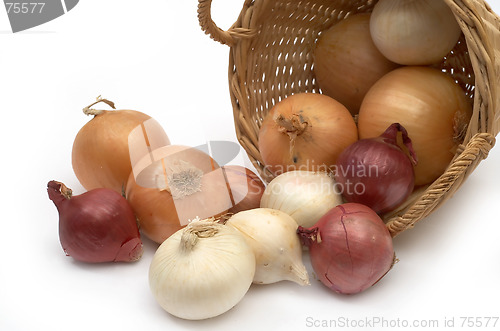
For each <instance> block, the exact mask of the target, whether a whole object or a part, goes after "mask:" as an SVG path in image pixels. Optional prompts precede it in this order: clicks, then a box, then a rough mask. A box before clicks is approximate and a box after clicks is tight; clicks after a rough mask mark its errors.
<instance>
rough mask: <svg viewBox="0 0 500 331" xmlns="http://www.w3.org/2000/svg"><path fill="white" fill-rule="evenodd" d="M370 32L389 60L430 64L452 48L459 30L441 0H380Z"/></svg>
mask: <svg viewBox="0 0 500 331" xmlns="http://www.w3.org/2000/svg"><path fill="white" fill-rule="evenodd" d="M370 33H371V36H372V39H373V42H374V43H375V46H377V48H378V49H379V51H380V52H381V53H382V54H383V55H384V56H385V57H387V58H388V59H389V60H391V61H393V62H396V63H399V64H404V65H429V64H435V63H439V62H440V61H441V60H442V59H443V57H444V56H446V54H448V53H449V52H450V51H451V50H452V48H453V47H454V46H455V44H456V43H457V41H458V39H459V37H460V34H461V30H460V27H459V25H458V23H457V20H456V19H455V16H454V15H453V12H452V11H451V9H450V7H448V5H447V4H446V3H445V2H444V1H443V0H418V1H416V0H380V1H379V2H378V3H377V4H376V5H375V7H374V8H373V12H372V16H371V19H370Z"/></svg>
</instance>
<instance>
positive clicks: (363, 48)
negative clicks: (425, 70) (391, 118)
mask: <svg viewBox="0 0 500 331" xmlns="http://www.w3.org/2000/svg"><path fill="white" fill-rule="evenodd" d="M313 56H314V74H315V76H316V79H317V81H318V85H319V87H320V88H321V90H322V92H323V93H324V94H326V95H328V96H331V97H332V98H334V99H335V100H337V101H339V102H340V103H342V104H343V105H344V106H346V107H347V109H349V111H350V112H351V113H352V114H353V115H355V114H357V113H358V111H359V106H360V105H361V101H363V97H364V96H365V94H366V92H367V91H368V89H369V88H370V87H371V86H372V85H373V84H374V83H375V82H376V81H377V80H378V79H379V78H381V77H382V76H383V75H385V74H386V73H388V72H389V71H391V70H393V69H395V68H396V67H397V66H398V65H397V64H395V63H393V62H391V61H389V60H388V59H387V58H386V57H385V56H383V55H382V54H381V53H380V51H379V50H378V49H377V47H375V44H374V43H373V41H372V38H371V35H370V14H369V13H363V14H356V15H353V16H350V17H348V18H346V19H344V20H342V21H340V22H339V23H337V24H335V25H334V26H333V27H331V28H330V29H328V30H326V31H323V32H322V34H321V36H320V38H319V39H318V42H317V43H316V47H315V49H314V54H313Z"/></svg>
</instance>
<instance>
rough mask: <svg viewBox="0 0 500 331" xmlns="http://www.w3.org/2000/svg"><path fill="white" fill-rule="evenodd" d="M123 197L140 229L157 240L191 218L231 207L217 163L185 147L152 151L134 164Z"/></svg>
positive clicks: (180, 226) (211, 214)
mask: <svg viewBox="0 0 500 331" xmlns="http://www.w3.org/2000/svg"><path fill="white" fill-rule="evenodd" d="M125 193H126V197H127V200H128V201H129V202H130V205H131V206H132V208H133V210H134V212H135V214H136V216H137V218H138V220H139V226H140V229H141V231H142V232H143V233H144V234H145V235H146V237H148V238H149V239H151V240H153V241H155V242H157V243H162V242H163V241H164V240H165V239H167V238H168V237H170V236H171V235H172V234H173V233H175V232H176V231H178V230H180V229H181V228H183V227H184V226H186V225H187V224H188V223H189V221H190V220H193V219H195V218H197V217H198V218H201V219H203V218H209V217H212V216H219V215H221V214H224V213H226V212H227V211H228V209H229V208H230V207H231V206H232V204H231V198H230V194H229V188H228V186H227V183H226V180H225V178H224V173H223V171H222V169H221V168H220V167H219V165H218V164H217V163H216V162H215V161H214V160H213V159H212V158H211V157H210V156H209V155H208V154H206V153H204V152H202V151H200V150H198V149H196V148H191V147H188V146H180V145H169V146H164V147H162V148H159V149H157V150H154V151H153V152H152V153H151V155H146V156H145V157H144V158H143V160H141V161H140V162H138V163H137V164H135V165H134V169H133V171H132V173H131V174H130V177H129V179H128V183H127V187H126V192H125Z"/></svg>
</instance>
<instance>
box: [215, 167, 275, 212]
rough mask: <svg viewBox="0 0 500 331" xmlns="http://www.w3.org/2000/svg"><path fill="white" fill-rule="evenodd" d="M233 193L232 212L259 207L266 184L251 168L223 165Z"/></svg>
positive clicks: (230, 210)
mask: <svg viewBox="0 0 500 331" xmlns="http://www.w3.org/2000/svg"><path fill="white" fill-rule="evenodd" d="M222 170H223V171H224V176H225V178H226V181H227V184H228V185H229V189H230V194H231V203H232V205H233V207H231V208H230V209H229V212H230V213H234V214H236V213H238V212H240V211H244V210H249V209H254V208H259V207H260V199H261V197H262V194H264V190H265V189H266V186H265V185H264V183H263V182H262V180H261V179H260V178H259V177H258V176H257V175H256V174H255V173H254V172H253V171H251V170H250V169H248V168H245V167H242V166H238V165H225V166H223V167H222Z"/></svg>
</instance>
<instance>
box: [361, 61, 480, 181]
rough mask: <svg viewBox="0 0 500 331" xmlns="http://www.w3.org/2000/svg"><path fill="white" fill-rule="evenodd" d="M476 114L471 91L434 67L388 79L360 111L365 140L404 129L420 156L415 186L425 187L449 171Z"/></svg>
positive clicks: (400, 71) (371, 92)
mask: <svg viewBox="0 0 500 331" xmlns="http://www.w3.org/2000/svg"><path fill="white" fill-rule="evenodd" d="M471 114H472V106H471V104H470V103H469V101H468V100H467V97H466V96H465V92H464V91H463V90H462V89H461V88H460V86H459V85H458V84H456V83H455V82H454V81H453V79H452V78H450V77H449V76H448V75H446V74H445V73H443V72H440V71H439V70H437V69H431V68H428V67H418V66H407V67H402V68H398V69H396V70H394V71H392V72H390V73H388V74H387V75H385V76H384V77H382V78H381V79H380V80H379V81H378V82H377V83H375V85H374V86H373V87H372V88H371V89H370V90H369V91H368V93H367V94H366V97H365V99H364V100H363V103H362V104H361V108H360V111H359V118H358V129H359V137H360V138H361V139H364V138H373V137H377V136H379V135H380V134H382V133H383V132H384V131H385V130H386V129H387V127H389V125H391V124H392V123H400V124H401V125H402V126H404V127H405V128H406V130H407V131H408V135H409V136H410V137H411V140H412V142H413V148H414V150H415V153H416V154H417V155H418V164H417V165H416V166H415V186H419V185H423V184H428V183H430V182H432V181H433V180H435V179H436V178H437V177H439V176H440V175H441V174H442V173H443V172H444V171H445V169H446V167H447V166H448V164H449V163H450V161H451V160H452V158H453V156H454V155H455V152H456V149H457V147H458V145H459V144H460V143H461V142H462V140H463V137H464V134H465V132H466V130H467V126H468V123H469V121H470V118H471Z"/></svg>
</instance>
